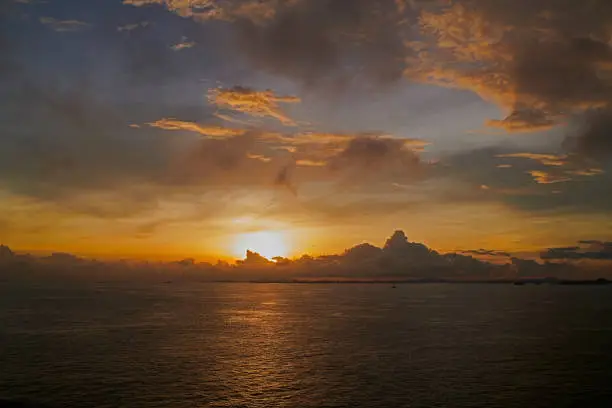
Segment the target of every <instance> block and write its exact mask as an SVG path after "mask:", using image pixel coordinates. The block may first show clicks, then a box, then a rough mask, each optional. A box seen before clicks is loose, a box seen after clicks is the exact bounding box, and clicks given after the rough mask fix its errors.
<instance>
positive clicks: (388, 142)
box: [328, 135, 423, 179]
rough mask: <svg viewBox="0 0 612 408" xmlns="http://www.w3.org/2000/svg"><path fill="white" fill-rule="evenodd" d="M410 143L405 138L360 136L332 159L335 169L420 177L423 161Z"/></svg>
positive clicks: (399, 176) (330, 165) (381, 174)
mask: <svg viewBox="0 0 612 408" xmlns="http://www.w3.org/2000/svg"><path fill="white" fill-rule="evenodd" d="M407 145H409V143H407V142H406V141H404V140H402V139H392V138H383V137H377V136H368V135H364V136H357V137H355V138H353V139H351V140H350V141H349V142H348V144H347V145H346V147H345V148H344V149H343V150H342V151H340V152H339V153H338V154H336V155H335V156H334V157H332V158H331V159H330V160H329V162H328V163H329V164H328V165H329V167H330V169H331V170H332V171H348V172H352V173H355V175H357V174H359V175H369V176H374V177H378V176H383V175H384V176H391V177H393V176H394V177H398V178H400V179H405V178H406V177H408V178H418V177H419V176H420V175H421V172H422V170H423V167H422V164H421V161H420V159H419V157H418V155H417V154H416V153H415V151H414V150H411V149H410V148H408V146H407Z"/></svg>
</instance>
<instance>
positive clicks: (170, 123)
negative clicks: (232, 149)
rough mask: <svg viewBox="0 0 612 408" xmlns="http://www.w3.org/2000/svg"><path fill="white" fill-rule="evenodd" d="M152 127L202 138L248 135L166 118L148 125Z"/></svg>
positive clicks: (235, 130)
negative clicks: (192, 133) (194, 134)
mask: <svg viewBox="0 0 612 408" xmlns="http://www.w3.org/2000/svg"><path fill="white" fill-rule="evenodd" d="M147 124H148V125H149V126H151V127H155V128H158V129H164V130H186V131H189V132H196V133H199V134H201V135H202V136H207V137H213V138H214V137H218V138H223V137H230V136H239V135H243V134H245V133H246V130H244V129H233V128H226V127H222V126H204V125H200V124H198V123H194V122H187V121H183V120H178V119H172V118H167V119H166V118H164V119H160V120H157V121H155V122H151V123H147Z"/></svg>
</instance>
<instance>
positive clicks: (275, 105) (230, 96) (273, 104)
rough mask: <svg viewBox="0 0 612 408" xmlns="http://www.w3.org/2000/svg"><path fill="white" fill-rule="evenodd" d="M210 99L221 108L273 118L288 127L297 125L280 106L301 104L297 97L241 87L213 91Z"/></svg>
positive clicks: (209, 95) (209, 94) (209, 96)
mask: <svg viewBox="0 0 612 408" xmlns="http://www.w3.org/2000/svg"><path fill="white" fill-rule="evenodd" d="M208 99H209V101H210V102H211V103H212V104H213V105H215V106H217V107H219V108H225V109H229V110H232V111H234V112H240V113H246V114H248V115H251V116H256V117H271V118H274V119H277V120H278V121H280V122H281V123H282V124H284V125H287V126H295V125H296V124H295V122H294V121H293V120H291V119H290V118H289V117H288V116H287V115H286V114H285V113H284V112H283V111H282V109H281V108H280V104H281V103H298V102H300V98H298V97H296V96H280V95H276V94H275V93H274V92H273V91H270V90H266V91H256V90H253V89H250V88H245V87H241V86H235V87H233V88H226V89H224V88H217V89H212V90H210V91H209V93H208Z"/></svg>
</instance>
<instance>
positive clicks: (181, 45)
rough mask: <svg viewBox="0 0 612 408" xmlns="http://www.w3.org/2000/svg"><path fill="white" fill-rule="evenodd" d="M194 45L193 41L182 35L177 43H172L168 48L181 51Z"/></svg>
mask: <svg viewBox="0 0 612 408" xmlns="http://www.w3.org/2000/svg"><path fill="white" fill-rule="evenodd" d="M195 45H196V43H195V41H188V40H187V37H183V38H182V39H181V41H180V42H179V43H176V44H174V45H173V46H171V47H170V48H172V50H174V51H181V50H184V49H187V48H192V47H194V46H195Z"/></svg>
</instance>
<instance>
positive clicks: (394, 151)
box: [0, 0, 612, 260]
mask: <svg viewBox="0 0 612 408" xmlns="http://www.w3.org/2000/svg"><path fill="white" fill-rule="evenodd" d="M611 45H612V3H611V2H610V1H608V0H588V1H583V2H576V1H573V0H538V1H534V0H529V1H528V0H351V1H348V0H191V1H187V0H123V1H122V0H88V1H87V2H84V1H77V0H46V1H42V0H4V1H2V3H0V48H1V50H0V51H1V52H0V103H1V106H2V109H1V111H0V242H1V243H4V244H7V245H10V247H11V248H13V249H14V250H19V251H30V252H34V253H37V252H41V253H42V252H51V251H63V252H70V253H74V254H78V255H83V256H95V257H101V258H143V259H144V258H146V259H177V258H178V259H180V258H183V257H193V258H196V259H202V260H212V259H233V258H237V257H241V253H243V252H244V251H245V250H246V249H254V250H258V251H259V252H260V253H263V252H266V253H267V255H268V256H269V257H272V256H276V255H279V256H283V257H297V256H299V255H301V254H304V253H308V254H314V255H323V254H330V253H336V252H339V251H343V250H344V249H345V248H349V247H351V246H353V245H355V244H358V243H362V242H371V243H374V244H375V245H378V246H381V245H382V244H383V243H384V242H385V239H386V238H387V237H388V236H389V235H390V234H391V233H392V231H394V230H396V229H402V230H404V231H405V232H406V235H407V236H408V239H409V240H410V241H414V242H422V243H425V244H426V245H427V246H428V247H430V248H435V249H436V250H437V251H440V252H452V251H475V252H474V254H477V252H478V251H485V252H486V251H503V252H505V253H509V254H517V255H521V256H525V257H536V258H537V257H540V256H542V255H541V254H546V256H545V258H546V257H548V258H549V259H551V258H555V257H556V256H557V255H559V251H557V252H555V249H559V248H561V250H562V251H561V252H562V253H564V254H565V253H567V251H570V252H572V251H573V250H571V249H568V248H573V247H574V246H576V245H594V244H593V243H600V244H601V243H606V242H609V241H611V240H612V233H611V231H612V217H611V216H610V215H611V214H610V213H611V212H612V178H611V170H612V159H611V157H612V137H611V136H610V133H611V131H612V49H611V48H610V47H611ZM589 243H591V244H589ZM602 245H603V244H602ZM564 248H565V249H566V251H565V252H563V249H564ZM606 248H607V247H606ZM549 249H552V252H551V250H549ZM275 252H277V253H275ZM561 258H564V257H561ZM565 258H571V256H565Z"/></svg>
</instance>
